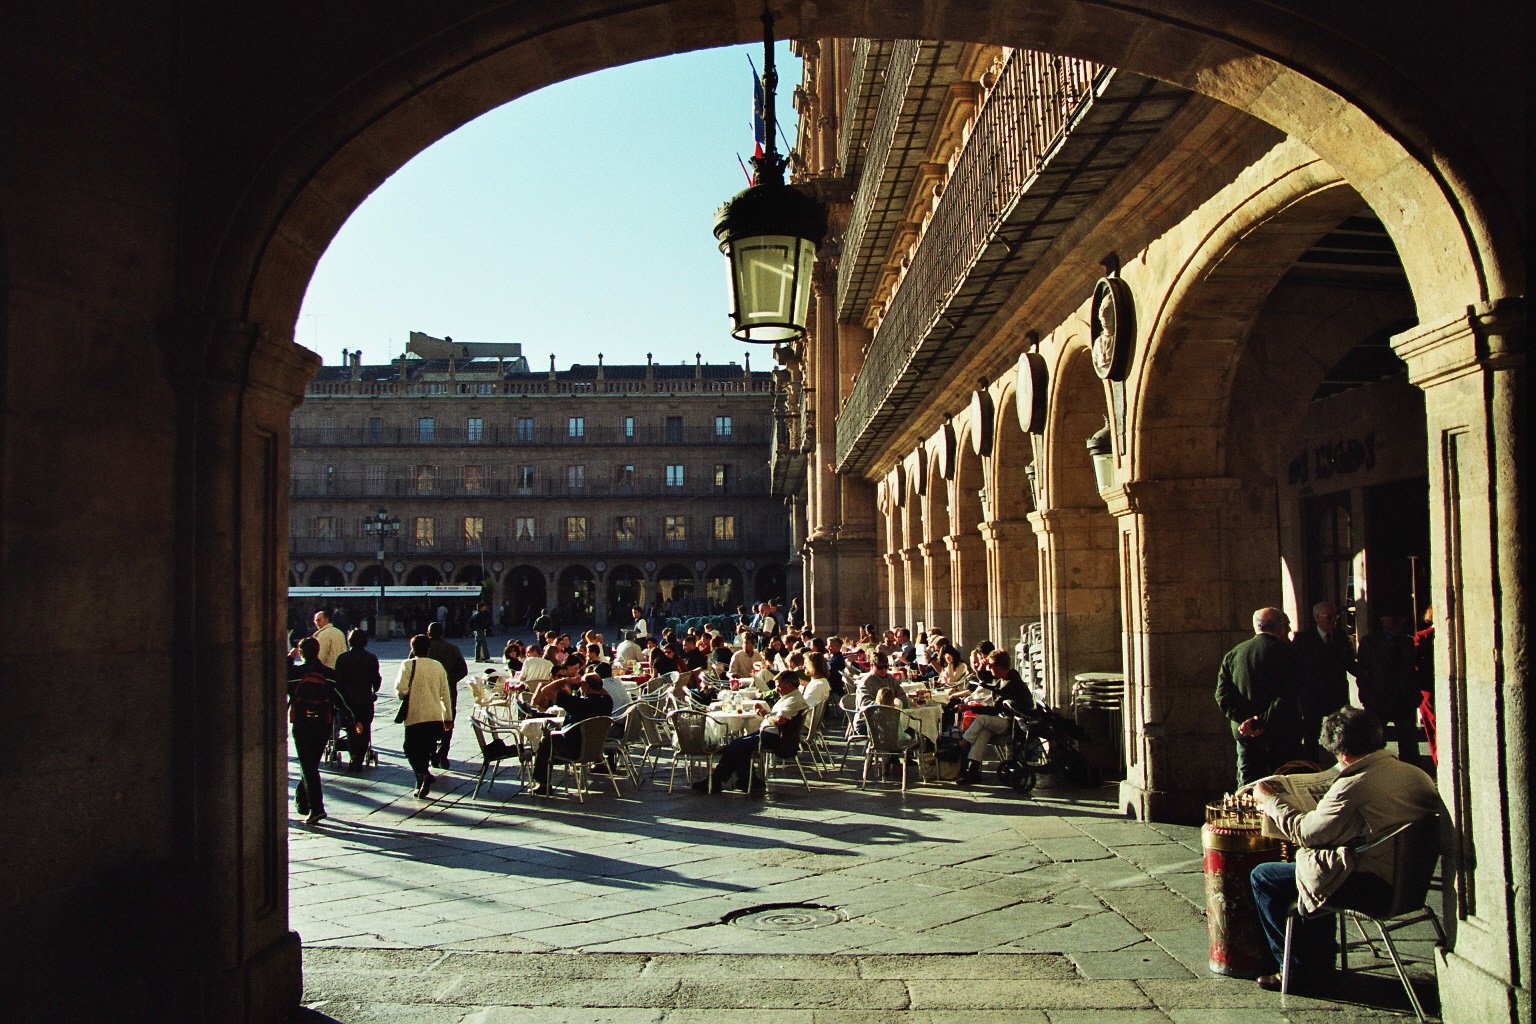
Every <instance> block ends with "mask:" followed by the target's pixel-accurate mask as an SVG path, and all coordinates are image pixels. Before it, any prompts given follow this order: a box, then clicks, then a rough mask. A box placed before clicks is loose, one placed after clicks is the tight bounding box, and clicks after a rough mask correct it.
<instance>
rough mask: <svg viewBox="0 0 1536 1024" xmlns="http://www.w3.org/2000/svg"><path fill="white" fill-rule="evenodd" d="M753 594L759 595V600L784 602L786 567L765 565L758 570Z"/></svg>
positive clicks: (753, 585)
mask: <svg viewBox="0 0 1536 1024" xmlns="http://www.w3.org/2000/svg"><path fill="white" fill-rule="evenodd" d="M752 592H753V593H754V594H756V595H757V600H758V601H759V602H762V601H778V602H779V603H780V604H781V605H782V604H783V602H784V567H783V566H782V565H765V566H762V567H761V568H759V569H758V570H757V576H756V578H755V580H754V582H753V584H752Z"/></svg>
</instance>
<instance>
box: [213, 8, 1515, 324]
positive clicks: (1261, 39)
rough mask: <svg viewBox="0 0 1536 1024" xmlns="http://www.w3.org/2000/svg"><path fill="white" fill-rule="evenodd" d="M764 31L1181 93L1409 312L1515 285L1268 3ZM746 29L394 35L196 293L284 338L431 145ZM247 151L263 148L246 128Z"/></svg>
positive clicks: (1457, 201)
mask: <svg viewBox="0 0 1536 1024" xmlns="http://www.w3.org/2000/svg"><path fill="white" fill-rule="evenodd" d="M872 21H878V24H872ZM778 28H779V34H780V35H782V36H791V37H812V36H818V35H820V36H858V35H874V36H878V37H881V38H943V39H955V40H976V41H984V42H992V43H1004V44H1012V45H1020V46H1029V47H1031V48H1035V49H1042V50H1047V51H1052V52H1059V53H1063V54H1068V55H1072V56H1080V57H1086V58H1089V59H1093V60H1098V61H1102V62H1104V63H1107V64H1111V65H1114V66H1117V67H1122V68H1125V69H1127V70H1130V71H1135V72H1138V73H1143V74H1147V75H1150V76H1153V77H1156V78H1160V79H1163V80H1166V81H1170V82H1173V83H1176V84H1179V85H1182V86H1186V87H1188V88H1191V89H1193V90H1195V91H1197V92H1201V93H1204V94H1206V95H1209V96H1211V97H1213V98H1215V99H1217V100H1220V101H1221V102H1224V103H1227V104H1229V105H1231V106H1233V107H1236V108H1238V109H1241V110H1244V111H1246V112H1247V113H1250V114H1252V115H1253V116H1255V117H1257V118H1259V119H1261V120H1263V121H1266V122H1268V123H1270V124H1272V125H1274V126H1276V127H1278V128H1280V129H1281V130H1283V131H1285V132H1286V133H1288V134H1290V135H1292V136H1294V137H1295V138H1297V139H1299V140H1300V141H1301V142H1303V143H1304V144H1305V145H1307V146H1308V147H1309V148H1311V149H1312V150H1313V151H1315V152H1317V153H1318V154H1320V155H1321V156H1323V157H1324V158H1325V159H1326V160H1328V161H1329V162H1330V163H1331V164H1332V165H1333V166H1335V167H1337V168H1339V170H1340V172H1341V173H1342V174H1343V175H1344V177H1345V178H1347V179H1348V180H1350V181H1351V183H1352V184H1353V185H1354V186H1355V187H1356V188H1357V189H1358V190H1359V191H1360V192H1361V193H1362V195H1364V196H1365V198H1366V200H1367V201H1368V202H1369V203H1370V205H1371V207H1372V209H1373V210H1375V211H1376V213H1377V214H1378V216H1380V217H1381V218H1382V220H1383V223H1385V224H1386V226H1387V228H1388V230H1389V232H1390V233H1391V234H1392V235H1393V237H1394V239H1396V240H1397V243H1398V247H1399V249H1400V251H1402V252H1403V253H1404V262H1405V267H1406V269H1407V271H1408V275H1409V278H1410V280H1412V281H1413V283H1414V286H1415V294H1416V295H1417V296H1418V297H1419V301H1420V305H1421V309H1423V310H1424V311H1425V312H1426V313H1429V314H1434V313H1438V312H1440V311H1441V310H1451V309H1455V308H1456V307H1457V305H1458V304H1461V305H1465V304H1467V303H1469V302H1473V301H1477V300H1480V299H1482V300H1486V299H1492V298H1498V297H1501V296H1503V295H1505V294H1519V293H1520V292H1521V290H1522V289H1523V256H1522V255H1521V254H1520V251H1519V245H1518V241H1519V233H1518V229H1517V227H1516V225H1515V223H1514V218H1513V215H1512V213H1511V212H1510V211H1509V210H1507V209H1504V208H1502V207H1498V204H1497V200H1495V199H1490V198H1489V197H1496V196H1499V195H1501V193H1500V192H1499V190H1498V189H1490V188H1475V187H1473V186H1474V184H1475V185H1482V184H1484V180H1483V179H1484V178H1485V177H1486V175H1485V174H1484V173H1483V169H1482V167H1481V165H1479V164H1478V163H1477V162H1476V161H1475V160H1473V159H1472V157H1471V155H1470V142H1469V141H1468V140H1466V139H1463V138H1462V137H1461V134H1462V128H1461V126H1459V125H1457V124H1455V123H1453V122H1452V121H1451V120H1450V119H1448V118H1442V119H1441V120H1440V121H1439V122H1438V123H1437V122H1435V121H1434V120H1433V117H1434V115H1433V111H1434V110H1435V107H1434V104H1433V103H1432V101H1431V100H1430V99H1429V98H1428V97H1424V96H1421V95H1418V94H1417V91H1416V90H1415V89H1414V87H1413V86H1412V84H1411V83H1410V82H1408V81H1405V80H1404V79H1403V77H1402V76H1400V75H1397V74H1395V73H1394V72H1393V70H1392V69H1391V68H1390V67H1385V66H1382V65H1380V64H1377V63H1375V62H1373V61H1371V60H1369V59H1366V58H1364V57H1363V56H1362V54H1361V53H1360V52H1359V51H1358V49H1355V48H1352V47H1351V46H1350V45H1349V40H1348V39H1346V38H1343V37H1342V36H1338V35H1333V34H1330V33H1329V32H1327V31H1326V30H1324V29H1322V28H1320V26H1319V25H1318V24H1317V23H1316V22H1315V21H1306V22H1302V21H1300V20H1298V19H1295V18H1293V16H1291V15H1289V14H1288V13H1286V12H1284V11H1279V10H1276V9H1274V8H1273V7H1270V8H1268V9H1257V8H1255V9H1249V8H1237V9H1226V8H1222V9H1220V10H1217V9H1215V8H1212V9H1211V10H1210V11H1209V12H1206V11H1203V10H1199V9H1195V10H1188V9H1181V10H1180V11H1179V12H1178V15H1177V17H1175V16H1174V15H1173V14H1172V13H1165V12H1162V11H1160V10H1157V9H1154V8H1147V9H1143V10H1140V11H1132V10H1125V9H1120V10H1113V9H1109V8H1105V7H1103V6H1100V5H1097V4H1090V3H1086V2H1081V0H1033V2H1024V3H1019V2H1003V0H997V2H995V3H978V4H974V5H965V6H963V7H962V6H961V5H955V6H953V7H951V6H946V5H922V4H918V3H910V4H902V3H894V4H888V5H884V6H882V7H881V9H880V13H879V16H878V18H876V16H875V15H873V14H870V13H868V12H867V11H866V10H865V8H864V6H863V5H862V4H859V3H855V2H853V0H842V2H838V0H832V2H827V3H821V4H818V5H816V6H815V7H814V8H812V9H809V10H807V9H805V8H802V9H800V10H798V11H796V10H787V11H783V12H779V20H778ZM758 38H760V27H759V25H758V22H757V17H756V14H755V13H752V14H751V15H750V16H749V15H748V14H738V15H736V16H734V17H731V16H725V17H723V16H722V14H721V12H720V10H719V8H718V5H714V4H711V3H708V2H707V0H675V2H661V3H655V4H651V5H648V6H646V7H643V8H640V9H634V8H632V7H629V6H627V5H620V4H619V3H615V2H596V0H594V2H590V3H585V4H579V5H576V6H575V9H574V10H572V9H570V7H569V5H561V6H559V7H557V8H545V7H543V6H541V5H516V6H513V5H507V6H504V7H495V8H487V9H486V10H485V11H483V12H482V13H481V14H480V16H479V17H475V18H469V19H467V20H465V21H463V22H461V23H460V24H459V25H457V26H454V27H453V28H445V29H442V30H440V31H435V32H423V33H422V34H421V35H420V36H417V37H412V36H410V35H407V36H406V37H405V38H402V39H399V40H396V43H397V44H398V45H397V48H396V50H395V55H394V56H393V57H391V58H390V59H388V60H384V61H381V62H379V64H378V65H377V66H376V67H375V68H374V69H373V70H372V71H371V72H369V73H367V74H364V75H361V76H358V77H356V78H354V79H353V80H352V81H351V82H349V83H348V84H346V85H345V86H341V85H339V84H337V83H326V84H325V85H324V86H322V85H321V84H320V83H315V84H314V87H313V88H312V89H311V90H309V92H308V95H310V96H312V95H324V96H328V97H330V99H329V102H328V103H326V104H325V105H324V107H323V109H322V110H320V111H310V110H308V108H306V114H307V115H308V116H304V117H300V116H298V115H297V114H295V116H294V118H293V128H292V130H287V129H285V131H284V132H283V135H282V136H281V140H280V141H276V140H274V141H273V142H272V143H271V144H270V145H269V146H268V147H267V148H266V149H265V150H264V151H262V152H260V153H259V154H256V155H257V156H258V159H256V160H254V161H248V165H254V166H256V167H258V168H259V170H258V172H257V176H256V177H255V178H254V179H252V178H250V177H249V176H248V175H245V174H239V175H236V177H235V179H234V180H235V181H239V182H242V183H243V184H244V187H243V189H242V192H243V195H244V197H246V198H244V199H241V200H239V201H237V202H235V203H233V204H232V205H231V206H230V207H229V208H228V209H227V210H225V211H223V212H222V214H218V212H217V211H208V212H211V213H216V216H217V220H216V222H217V223H221V224H225V225H226V226H227V229H226V230H225V231H224V232H222V234H221V238H220V240H219V242H217V243H216V245H215V248H214V249H212V250H211V251H210V252H209V256H210V257H211V258H210V259H209V260H208V262H207V263H206V264H205V265H207V266H210V267H213V268H215V269H214V270H213V271H212V276H211V277H210V278H209V279H208V299H207V302H208V303H209V304H211V305H214V306H216V307H218V308H220V309H223V310H227V311H233V310H235V309H238V310H240V312H241V316H242V318H243V319H245V320H246V321H248V322H255V323H259V324H262V325H263V326H264V327H265V328H266V329H267V330H268V331H270V332H278V333H281V334H282V335H283V336H288V335H289V334H291V327H290V325H291V324H292V323H293V322H294V319H295V317H296V314H297V310H298V305H299V302H300V300H301V298H302V294H303V291H304V287H305V284H306V283H307V281H308V278H309V275H310V273H311V272H312V270H313V267H314V265H315V263H316V262H317V261H318V259H319V257H320V255H321V253H322V252H323V251H324V249H325V247H326V245H328V244H329V241H330V239H331V238H332V237H333V236H334V234H335V232H336V231H337V230H339V228H340V226H341V224H342V223H343V222H344V221H345V219H346V217H347V216H348V215H349V214H350V213H351V211H352V210H353V209H355V208H356V207H357V206H358V205H359V204H360V203H361V202H362V200H363V199H364V198H366V196H367V195H368V194H369V193H371V192H372V191H373V190H374V189H375V188H376V187H378V185H379V184H381V183H382V181H383V180H384V179H385V178H386V177H388V175H389V174H390V173H392V172H393V171H394V170H395V169H396V168H398V167H399V166H400V165H402V164H403V163H404V162H405V161H406V160H408V159H409V158H410V157H411V156H414V155H415V154H416V153H418V152H420V151H421V150H422V149H424V148H425V147H426V146H428V145H430V144H431V143H432V142H434V141H436V140H437V139H439V138H441V137H442V136H444V135H446V134H448V133H449V132H451V131H452V130H454V129H455V128H457V127H459V126H461V125H462V124H464V123H466V122H467V121H469V120H471V119H473V118H474V117H476V116H478V115H479V114H481V113H484V112H486V111H488V110H490V109H492V108H494V107H496V106H499V105H501V104H503V103H505V102H508V101H510V100H513V99H515V98H517V97H518V96H522V95H525V94H527V93H529V92H532V91H534V90H535V89H538V88H541V87H543V86H545V85H548V84H551V83H554V82H558V81H561V80H564V79H566V78H570V77H574V76H576V75H580V74H585V73H588V72H591V71H596V70H600V69H602V68H606V67H612V66H616V65H618V64H623V63H629V62H631V61H635V60H642V59H646V58H651V57H657V56H662V55H665V54H668V53H675V52H679V51H682V50H687V49H696V48H703V47H708V46H718V45H726V44H731V43H740V42H752V41H755V40H756V39H758ZM1299 39H1306V40H1307V41H1308V49H1307V51H1306V53H1305V55H1304V56H1302V55H1298V54H1294V53H1291V52H1289V51H1290V50H1291V49H1292V48H1293V45H1294V44H1293V43H1282V42H1280V41H1282V40H1293V41H1294V40H1299ZM323 64H324V62H323V61H314V60H312V59H311V60H309V61H308V62H307V63H306V65H305V66H304V67H303V68H295V69H293V70H294V76H293V80H294V81H295V83H296V84H297V83H299V82H302V81H303V80H304V79H306V78H308V77H309V76H312V75H315V74H319V73H321V68H320V67H319V66H318V65H323ZM271 70H272V71H273V73H276V72H277V71H278V70H281V68H280V67H279V68H274V69H271ZM1345 97H1347V99H1346V98H1345ZM251 145H252V146H260V145H261V142H260V141H259V140H258V139H256V138H254V137H253V139H252V142H251ZM249 155H250V154H247V156H249ZM1458 157H1462V159H1461V160H1460V161H1458V160H1457V158H1458ZM1496 207H1497V208H1496ZM199 304H200V303H199Z"/></svg>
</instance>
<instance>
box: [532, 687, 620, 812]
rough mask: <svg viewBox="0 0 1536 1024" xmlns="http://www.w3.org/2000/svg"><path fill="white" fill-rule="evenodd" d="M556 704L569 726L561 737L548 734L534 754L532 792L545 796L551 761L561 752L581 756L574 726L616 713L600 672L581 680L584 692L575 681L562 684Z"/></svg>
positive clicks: (564, 727)
mask: <svg viewBox="0 0 1536 1024" xmlns="http://www.w3.org/2000/svg"><path fill="white" fill-rule="evenodd" d="M556 685H558V686H559V690H558V691H557V692H556V694H555V700H554V703H555V705H556V706H557V707H561V708H564V709H565V725H564V726H563V727H562V734H561V735H558V736H557V735H554V734H552V733H546V734H545V736H544V740H543V742H541V743H540V744H539V748H538V750H537V751H535V752H534V755H533V778H534V785H533V787H532V788H531V789H530V790H529V792H530V793H534V794H538V793H543V792H545V791H547V790H548V789H549V768H550V758H551V756H552V755H553V754H556V753H558V754H559V755H560V756H561V757H574V756H575V755H576V754H578V753H580V752H581V750H580V745H581V737H580V736H578V735H577V734H576V730H574V729H571V726H573V725H575V724H576V723H577V722H583V721H586V720H587V719H588V718H597V717H599V716H605V717H606V716H609V715H612V714H613V698H612V697H610V696H609V695H608V691H607V690H604V689H603V679H602V677H601V676H599V675H598V674H597V673H596V672H588V673H587V674H586V675H584V676H582V677H581V682H580V684H579V685H580V689H577V686H578V684H577V681H576V680H575V679H564V680H561V681H560V682H559V683H558V684H556Z"/></svg>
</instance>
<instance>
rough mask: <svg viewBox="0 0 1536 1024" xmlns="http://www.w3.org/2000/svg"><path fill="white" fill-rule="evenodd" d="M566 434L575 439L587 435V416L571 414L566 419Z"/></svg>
mask: <svg viewBox="0 0 1536 1024" xmlns="http://www.w3.org/2000/svg"><path fill="white" fill-rule="evenodd" d="M565 435H566V436H567V437H569V438H570V439H571V440H573V441H579V440H581V439H582V438H584V437H586V436H587V418H586V417H585V416H571V417H569V418H568V419H567V420H566V421H565Z"/></svg>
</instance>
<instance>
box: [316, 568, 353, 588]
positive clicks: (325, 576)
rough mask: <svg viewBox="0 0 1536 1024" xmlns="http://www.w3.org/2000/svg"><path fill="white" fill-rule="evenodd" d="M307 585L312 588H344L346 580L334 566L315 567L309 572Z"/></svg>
mask: <svg viewBox="0 0 1536 1024" xmlns="http://www.w3.org/2000/svg"><path fill="white" fill-rule="evenodd" d="M309 585H310V586H312V587H344V586H346V585H347V578H346V576H344V575H343V574H342V571H341V570H340V569H338V568H337V567H336V566H334V565H317V566H315V567H314V568H313V569H311V570H310V571H309Z"/></svg>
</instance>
